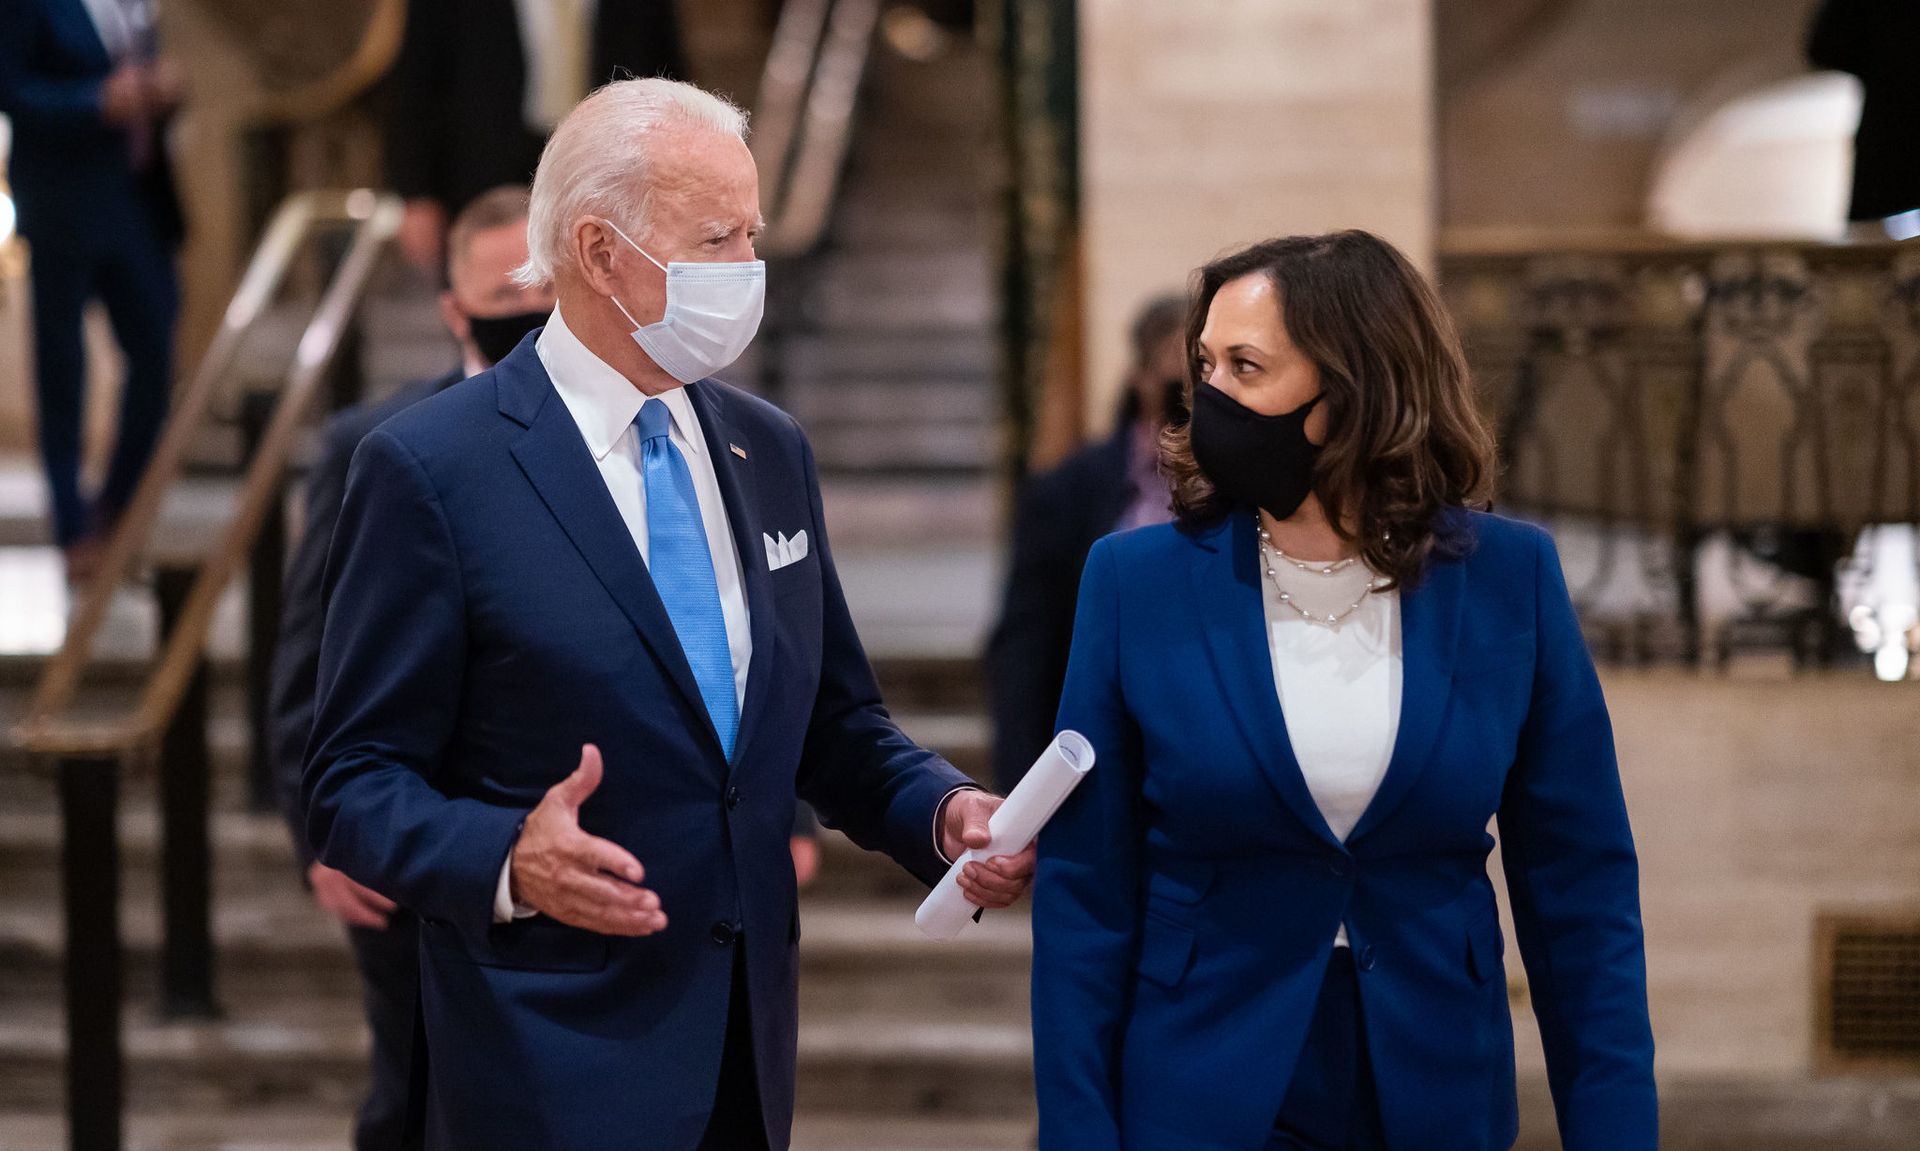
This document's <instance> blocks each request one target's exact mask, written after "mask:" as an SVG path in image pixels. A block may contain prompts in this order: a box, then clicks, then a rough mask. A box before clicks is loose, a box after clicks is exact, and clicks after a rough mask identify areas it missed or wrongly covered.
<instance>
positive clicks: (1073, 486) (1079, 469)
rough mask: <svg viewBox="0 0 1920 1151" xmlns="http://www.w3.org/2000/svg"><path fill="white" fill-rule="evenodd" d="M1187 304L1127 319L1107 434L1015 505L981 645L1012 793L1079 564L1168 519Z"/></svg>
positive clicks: (1044, 730)
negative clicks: (1168, 444)
mask: <svg viewBox="0 0 1920 1151" xmlns="http://www.w3.org/2000/svg"><path fill="white" fill-rule="evenodd" d="M1186 321H1187V298H1186V297H1185V296H1180V295H1167V296H1161V297H1159V298H1158V299H1155V300H1152V301H1151V302H1149V303H1148V304H1147V305H1146V307H1144V308H1142V309H1141V310H1140V312H1139V314H1138V315H1137V316H1135V317H1134V321H1133V332H1132V335H1133V369H1132V371H1131V372H1130V373H1129V374H1128V377H1127V385H1126V390H1125V392H1124V393H1123V394H1122V395H1123V399H1122V404H1121V408H1120V418H1119V420H1118V421H1117V423H1116V425H1115V427H1114V432H1113V434H1112V435H1111V436H1109V437H1107V438H1106V439H1104V440H1101V441H1099V442H1097V443H1093V444H1089V445H1087V446H1086V447H1083V448H1081V449H1080V450H1079V451H1077V452H1075V453H1074V454H1073V455H1071V456H1068V457H1067V458H1066V459H1065V460H1063V461H1061V462H1060V463H1059V464H1057V465H1055V466H1054V467H1053V468H1051V469H1049V470H1047V471H1044V472H1041V473H1039V474H1037V475H1034V476H1031V477H1029V478H1028V479H1027V481H1026V484H1025V485H1024V487H1023V489H1022V491H1021V493H1020V499H1019V504H1018V506H1017V507H1016V508H1015V510H1014V516H1013V539H1012V546H1011V556H1010V562H1009V564H1008V570H1007V582H1006V587H1005V589H1004V591H1003V592H1002V597H1001V603H1000V619H999V622H997V623H996V624H995V625H994V628H993V635H992V636H991V638H989V639H988V641H987V660H986V665H987V668H986V670H987V686H988V691H989V694H990V698H991V702H992V709H993V782H994V786H995V787H997V788H999V789H1000V790H1001V791H1002V792H1008V791H1011V790H1012V789H1013V787H1014V785H1015V784H1017V783H1019V782H1020V778H1021V777H1022V776H1023V775H1025V774H1026V772H1027V768H1028V767H1030V766H1032V764H1033V759H1034V757H1035V756H1037V755H1039V754H1040V751H1041V749H1043V748H1045V747H1046V746H1047V743H1048V742H1049V741H1050V740H1052V739H1053V717H1054V713H1055V712H1057V711H1059V710H1060V685H1061V684H1062V682H1064V681H1065V679H1066V677H1067V648H1068V646H1069V645H1070V643H1071V642H1072V638H1073V605H1074V600H1075V598H1076V597H1077V596H1078V594H1079V590H1080V569H1081V566H1082V565H1083V564H1085V563H1086V562H1087V552H1088V550H1089V549H1091V548H1092V547H1093V543H1094V541H1095V540H1097V539H1099V538H1100V537H1101V536H1103V535H1106V534H1107V533H1108V532H1111V531H1114V530H1116V529H1118V528H1127V527H1142V526H1145V525H1147V524H1154V523H1165V522H1166V521H1167V520H1170V519H1172V518H1173V512H1172V510H1171V508H1172V504H1171V499H1170V497H1169V495H1168V492H1167V485H1166V481H1165V479H1163V478H1162V477H1161V475H1160V473H1159V454H1160V432H1161V430H1162V429H1163V428H1165V427H1166V426H1167V425H1168V424H1169V423H1171V422H1177V421H1178V420H1181V419H1184V418H1185V412H1186V409H1185V406H1184V404H1185V401H1184V400H1183V399H1182V398H1181V390H1182V388H1183V387H1184V386H1185V381H1186V375H1187V373H1186V367H1185V365H1184V363H1183V361H1184V360H1185V359H1186V354H1187V352H1186V331H1185V327H1186Z"/></svg>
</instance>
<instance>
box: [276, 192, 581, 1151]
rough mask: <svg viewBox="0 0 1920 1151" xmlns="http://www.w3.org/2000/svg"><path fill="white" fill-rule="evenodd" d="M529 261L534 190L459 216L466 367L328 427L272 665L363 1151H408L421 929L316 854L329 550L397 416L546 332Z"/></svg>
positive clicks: (451, 263)
mask: <svg viewBox="0 0 1920 1151" xmlns="http://www.w3.org/2000/svg"><path fill="white" fill-rule="evenodd" d="M526 258H527V189H526V187H525V186H524V185H519V186H505V187H499V188H494V189H492V190H491V191H488V192H485V193H482V194H481V196H480V197H479V198H478V199H476V200H474V201H473V202H472V203H471V204H469V205H467V207H466V208H465V209H464V210H463V211H462V212H461V213H460V214H459V216H457V217H455V219H454V223H453V228H452V229H451V230H450V232H449V233H448V244H447V282H448V285H449V286H448V288H447V290H446V291H444V292H442V293H441V294H440V314H441V317H442V319H443V320H444V321H445V322H446V325H447V330H448V331H449V332H451V333H452V334H453V337H454V339H455V340H456V341H457V342H458V343H459V346H460V366H459V367H458V368H456V369H454V370H453V371H450V372H448V373H446V374H445V375H442V376H438V377H436V378H433V379H429V380H420V381H417V382H414V383H411V384H406V385H403V386H401V387H400V388H398V389H396V390H395V391H394V392H393V393H392V394H391V395H389V396H387V397H385V398H384V399H382V400H379V401H376V402H372V403H367V404H360V405H357V406H355V407H352V408H348V409H347V410H346V411H343V412H340V413H339V414H337V415H335V416H334V417H333V418H332V419H331V420H329V421H328V422H327V423H326V425H325V427H324V428H323V429H322V430H321V432H320V436H319V449H318V451H317V453H316V455H315V457H314V462H313V467H312V469H311V470H310V471H309V472H308V474H307V488H306V526H305V530H304V534H303V535H302V536H301V538H300V544H299V547H298V549H297V550H296V551H295V553H294V557H293V563H292V566H291V568H290V569H289V571H288V573H287V584H286V594H285V599H284V601H283V607H282V610H281V617H280V639H279V644H278V646H277V647H276V648H275V651H274V666H273V697H272V701H271V706H272V720H273V741H274V746H273V755H274V769H275V771H274V776H275V783H276V785H277V788H278V791H279V795H280V805H281V810H282V811H283V812H284V813H285V815H286V818H287V823H288V826H289V827H290V828H291V829H292V832H293V845H294V853H295V855H296V856H297V857H298V858H299V861H300V864H301V870H302V874H303V875H304V876H305V878H306V881H307V885H308V886H309V887H310V888H311V889H312V891H313V897H314V900H315V902H317V903H318V904H319V905H320V906H321V907H322V908H323V909H324V910H325V911H326V912H327V914H329V915H331V916H332V917H333V918H335V919H337V920H339V921H340V922H341V923H342V924H344V925H345V926H346V928H347V938H348V941H349V942H350V943H351V944H352V946H353V954H354V960H355V962H356V964H357V965H358V967H359V969H360V978H361V982H362V985H363V988H364V992H365V998H366V1013H367V1027H368V1030H369V1031H371V1032H372V1034H373V1051H372V1059H373V1066H372V1075H371V1084H370V1088H369V1091H368V1093H367V1098H366V1100H365V1101H364V1102H363V1103H362V1104H361V1107H360V1114H359V1117H358V1119H357V1121H356V1122H355V1124H354V1146H355V1147H356V1148H357V1151H386V1149H389V1148H393V1149H397V1148H399V1147H400V1146H401V1145H402V1144H401V1137H402V1134H403V1131H404V1126H405V1119H406V1102H407V1077H408V1074H409V1072H410V1070H411V1067H412V1052H413V1014H414V1006H415V1002H416V1000H417V998H418V995H419V983H420V954H419V949H420V927H419V922H418V920H416V919H415V917H414V915H413V913H412V912H410V911H407V910H405V909H403V908H398V907H395V906H394V904H393V901H391V900H389V899H387V898H386V897H385V896H382V895H380V894H379V893H378V892H375V891H372V890H370V889H368V888H366V887H363V886H361V885H360V884H358V883H355V882H354V881H353V880H351V879H349V878H347V876H346V875H345V874H343V873H341V872H339V871H336V870H334V869H333V868H331V867H328V866H327V865H325V864H323V863H320V862H319V861H317V860H316V859H314V857H313V852H312V850H311V849H310V848H309V847H308V846H307V836H306V830H305V828H306V816H305V813H304V812H303V811H302V810H301V808H300V764H301V759H302V757H303V756H304V755H305V754H306V749H307V735H308V732H309V731H310V730H311V729H312V727H313V696H314V685H315V681H316V679H317V677H318V674H319V664H320V631H321V622H322V617H323V614H324V613H323V609H322V602H321V583H322V577H323V575H324V573H325V570H326V564H327V549H328V545H329V544H330V543H331V542H332V540H333V527H334V524H335V523H336V522H337V521H338V520H339V518H340V503H341V500H342V499H343V498H344V497H345V494H346V487H347V465H348V464H349V462H350V461H351V460H352V459H353V452H354V449H355V448H357V447H359V446H360V441H361V440H362V439H363V438H365V436H366V434H367V433H368V432H370V431H372V430H373V429H374V428H375V427H376V426H378V425H379V424H381V423H383V422H385V421H386V419H387V418H388V417H389V416H392V415H394V414H395V413H397V412H400V411H401V410H403V409H405V408H408V407H410V406H412V405H413V404H415V403H417V402H419V401H420V400H423V399H425V398H426V397H428V396H431V395H434V394H435V393H437V392H440V391H442V390H444V389H445V388H447V387H450V386H451V385H453V384H455V383H458V382H459V381H461V380H463V379H465V378H466V377H468V376H471V375H476V374H478V373H480V372H483V371H486V370H487V369H488V368H490V367H492V366H493V365H494V364H495V363H496V362H498V361H499V360H500V359H502V358H503V357H505V356H506V354H507V353H508V352H510V351H512V350H513V349H514V347H515V346H516V345H518V344H519V342H520V339H521V337H523V336H525V335H526V334H527V333H528V332H530V331H533V330H534V329H536V328H538V327H539V326H540V325H541V324H544V323H545V322H546V319H547V313H548V312H549V311H551V310H552V308H553V290H552V289H551V288H549V287H544V286H542V287H535V288H523V287H521V286H520V285H518V284H516V283H514V281H513V280H512V278H511V277H510V275H509V273H511V272H512V271H513V269H515V268H517V267H519V266H520V264H521V262H522V261H524V260H525V259H526Z"/></svg>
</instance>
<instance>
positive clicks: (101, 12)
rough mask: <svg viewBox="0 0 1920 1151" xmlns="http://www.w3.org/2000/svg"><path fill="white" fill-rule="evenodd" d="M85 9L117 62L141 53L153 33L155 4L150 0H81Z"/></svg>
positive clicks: (102, 43)
mask: <svg viewBox="0 0 1920 1151" xmlns="http://www.w3.org/2000/svg"><path fill="white" fill-rule="evenodd" d="M81 7H83V8H85V9H86V10H87V17H88V19H90V20H92V21H93V30H94V31H95V32H96V33H98V34H99V36H100V44H101V46H102V47H104V48H105V49H106V50H107V57H108V59H110V60H113V61H114V62H116V63H118V62H119V61H121V60H124V59H126V58H127V57H128V56H131V55H133V54H135V53H136V52H138V51H139V50H140V47H141V45H142V44H143V43H145V42H146V40H147V39H148V38H149V37H150V36H151V35H152V33H153V5H152V4H151V3H148V2H147V0H81Z"/></svg>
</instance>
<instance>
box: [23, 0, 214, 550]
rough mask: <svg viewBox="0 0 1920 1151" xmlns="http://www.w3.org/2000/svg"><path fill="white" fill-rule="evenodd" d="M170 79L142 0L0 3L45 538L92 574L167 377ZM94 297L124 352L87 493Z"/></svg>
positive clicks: (134, 476) (177, 218) (154, 425)
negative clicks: (48, 533) (110, 419)
mask: <svg viewBox="0 0 1920 1151" xmlns="http://www.w3.org/2000/svg"><path fill="white" fill-rule="evenodd" d="M180 97H181V86H180V74H179V70H178V68H176V67H175V66H174V64H173V62H172V61H171V60H169V59H168V58H166V57H164V56H162V55H160V54H159V52H158V49H157V40H156V34H155V28H154V8H153V4H152V2H151V0H0V112H3V113H5V114H6V115H7V116H8V117H9V118H10V119H11V120H12V122H13V151H12V158H11V163H10V166H9V173H8V174H9V178H10V181H11V183H12V186H13V196H14V202H15V205H16V207H17V209H18V212H19V232H20V235H21V237H22V238H23V239H25V240H26V242H27V245H28V248H29V250H30V253H31V265H30V269H29V282H30V284H31V286H32V289H33V346H34V384H35V396H36V402H37V406H38V412H39V424H40V433H39V434H40V459H41V463H42V465H43V467H44V468H45V470H46V477H47V488H48V492H49V495H50V497H51V504H52V513H53V536H54V541H55V542H56V543H58V544H59V545H60V547H61V548H62V549H64V550H65V552H66V560H67V575H68V578H69V579H70V580H72V581H74V582H82V581H84V580H86V579H88V578H89V577H91V576H92V574H93V572H94V570H95V569H96V568H97V567H98V565H99V561H100V559H101V557H102V554H103V551H104V544H105V540H106V537H107V536H108V535H109V534H110V533H111V530H112V527H113V524H114V521H116V520H117V519H118V518H119V516H120V513H121V512H122V511H124V510H125V509H126V506H127V503H128V502H129V501H130V500H131V499H132V498H133V492H134V488H135V487H136V486H137V485H138V484H139V482H140V476H141V473H142V472H144V471H145V470H146V466H147V460H148V459H149V458H150V457H151V455H152V454H153V448H154V444H155V443H156V442H157V440H158V438H159V434H160V425H161V424H162V422H163V421H164V420H165V419H166V413H167V403H168V400H169V398H170V394H171V391H172V387H173V327H174V321H175V319H176V317H177V314H178V312H179V285H178V280H177V277H176V274H175V271H174V266H173V256H174V251H175V249H176V248H177V247H178V246H179V243H180V239H181V235H182V233H183V230H184V229H183V226H182V218H181V213H180V203H179V200H178V199H177V198H176V196H175V191H174V184H173V172H172V169H171V167H170V165H169V164H168V160H167V149H166V139H165V133H166V127H167V123H168V121H169V120H170V118H171V117H172V115H173V112H174V109H175V108H176V107H178V105H179V103H180ZM95 298H97V299H99V301H100V302H101V303H102V304H104V305H105V306H106V311H107V318H108V319H109V320H110V321H111V322H112V325H113V333H114V337H115V339H116V340H118V342H119V344H120V350H121V352H122V354H123V355H124V356H125V359H126V377H125V382H124V384H123V386H122V390H121V400H120V421H119V431H118V435H117V437H116V439H115V442H114V448H113V456H112V459H111V460H110V462H109V464H108V467H107V472H106V476H105V479H104V480H103V482H102V484H101V486H100V489H99V491H98V493H97V494H96V495H95V497H94V498H93V499H92V500H91V501H89V500H88V499H87V497H86V496H85V495H84V494H83V493H82V491H81V484H80V462H81V444H82V417H83V415H84V413H85V408H86V404H85V399H86V377H87V361H86V348H85V343H84V339H83V335H84V333H83V329H82V326H81V320H82V313H83V311H84V309H85V308H86V305H87V302H88V301H89V300H91V299H95Z"/></svg>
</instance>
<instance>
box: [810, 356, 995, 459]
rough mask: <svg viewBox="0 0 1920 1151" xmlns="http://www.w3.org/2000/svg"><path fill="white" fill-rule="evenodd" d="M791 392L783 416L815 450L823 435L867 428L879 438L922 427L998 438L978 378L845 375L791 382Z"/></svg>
mask: <svg viewBox="0 0 1920 1151" xmlns="http://www.w3.org/2000/svg"><path fill="white" fill-rule="evenodd" d="M790 387H791V390H790V391H789V393H788V403H787V413H788V414H789V415H791V416H792V417H793V418H794V419H796V420H798V421H799V422H800V426H801V427H803V428H805V429H806V430H807V434H808V436H809V437H810V438H811V439H812V440H813V442H814V447H815V450H816V451H818V450H819V446H820V441H821V437H822V436H824V435H827V434H828V432H829V430H839V429H852V428H866V429H870V430H871V431H872V432H874V433H875V434H880V433H882V432H883V431H884V432H891V431H892V430H895V429H911V428H913V427H914V426H915V425H916V424H925V425H927V426H930V427H940V428H967V429H976V428H977V429H980V430H982V431H984V432H986V433H987V434H989V435H997V434H998V425H997V424H996V423H995V419H994V413H993V396H992V394H991V391H990V389H989V386H988V384H987V381H986V380H984V379H981V378H979V377H972V376H960V377H940V376H933V375H922V374H916V375H913V376H906V377H889V378H871V377H860V376H853V375H850V374H843V375H841V376H838V377H829V378H817V379H812V380H805V379H802V380H793V381H790Z"/></svg>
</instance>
